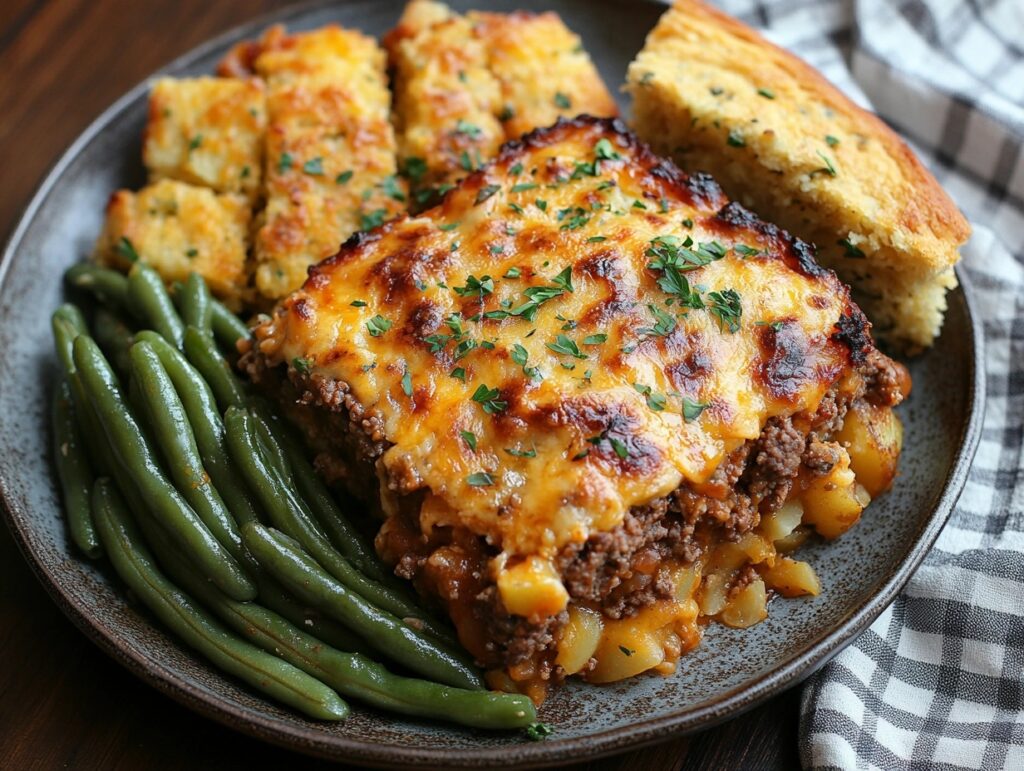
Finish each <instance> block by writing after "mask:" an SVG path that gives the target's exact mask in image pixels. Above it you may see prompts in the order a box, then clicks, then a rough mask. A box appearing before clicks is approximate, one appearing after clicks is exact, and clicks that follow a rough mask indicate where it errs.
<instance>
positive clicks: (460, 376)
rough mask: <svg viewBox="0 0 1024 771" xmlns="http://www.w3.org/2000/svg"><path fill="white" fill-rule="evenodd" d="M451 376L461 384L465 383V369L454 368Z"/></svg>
mask: <svg viewBox="0 0 1024 771" xmlns="http://www.w3.org/2000/svg"><path fill="white" fill-rule="evenodd" d="M451 376H452V377H453V378H455V379H456V380H461V381H462V382H463V383H465V382H466V368H465V367H456V368H455V369H453V370H452V371H451Z"/></svg>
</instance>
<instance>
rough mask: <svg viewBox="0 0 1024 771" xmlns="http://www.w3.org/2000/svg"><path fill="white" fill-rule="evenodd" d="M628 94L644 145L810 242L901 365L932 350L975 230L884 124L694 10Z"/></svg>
mask: <svg viewBox="0 0 1024 771" xmlns="http://www.w3.org/2000/svg"><path fill="white" fill-rule="evenodd" d="M627 88H628V90H629V91H630V93H631V94H632V96H633V100H634V107H633V112H634V115H635V128H636V131H637V133H638V134H639V135H640V136H641V138H643V139H644V140H645V141H646V142H648V143H649V144H651V145H652V146H653V147H654V148H655V149H656V150H658V151H660V152H662V153H664V154H668V155H671V156H672V157H673V158H674V159H675V160H676V161H677V162H678V163H679V164H680V165H681V166H682V168H684V169H686V170H687V171H697V170H702V171H708V172H710V173H711V174H712V175H713V176H714V177H715V178H716V179H717V180H718V181H719V182H720V183H721V184H722V186H723V187H724V188H725V191H726V193H727V194H728V195H729V196H730V197H731V198H733V199H735V200H739V201H740V202H742V203H744V204H745V205H747V206H749V207H751V208H753V209H755V210H756V211H757V212H759V213H760V214H761V215H762V216H764V217H765V218H766V219H769V220H771V221H774V222H776V223H778V224H779V225H781V226H782V227H784V228H786V229H787V230H789V231H791V232H792V233H794V234H795V235H798V236H800V237H801V238H803V239H804V240H807V241H810V242H812V243H814V244H815V245H816V246H817V248H818V258H819V260H820V261H821V262H822V263H823V264H825V265H827V266H829V267H831V268H833V269H834V270H835V271H836V272H837V273H838V274H839V276H840V277H841V278H842V279H843V280H844V281H846V282H848V283H850V284H851V285H852V286H853V288H854V292H855V296H856V297H857V299H858V302H859V303H860V305H861V306H862V307H863V308H864V309H865V311H866V312H867V314H868V316H869V318H870V319H871V321H872V322H873V323H874V329H875V333H876V335H877V337H879V338H881V339H883V340H884V341H886V342H887V343H888V344H889V345H891V346H893V347H896V348H899V349H902V350H904V351H907V352H914V351H917V350H920V349H922V348H925V347H928V346H929V345H931V343H932V342H933V340H934V338H935V337H936V335H938V333H939V330H940V328H941V325H942V317H943V314H944V312H945V309H946V292H947V291H948V290H950V289H952V288H953V287H955V286H956V277H955V275H954V273H953V265H954V264H955V263H956V262H957V260H958V259H959V253H958V249H959V247H960V246H961V245H962V244H963V243H964V242H965V241H966V240H967V238H968V236H969V235H970V226H969V225H968V223H967V221H966V220H965V219H964V217H963V215H962V214H961V213H960V212H959V210H958V209H957V208H956V206H955V204H954V203H953V202H952V201H951V200H950V198H949V196H947V195H946V193H945V192H944V191H943V190H942V188H941V187H940V186H939V184H938V183H937V182H936V181H935V179H934V177H932V175H931V174H930V173H929V172H928V171H927V169H925V168H924V166H923V165H922V164H921V162H920V161H919V160H918V159H917V158H916V157H915V156H914V154H913V152H912V151H911V150H910V149H909V148H908V147H907V146H906V144H904V143H903V141H902V140H900V138H899V137H898V136H897V135H896V134H895V133H894V132H893V131H892V130H891V129H889V128H888V126H886V125H885V124H884V123H883V122H882V121H881V120H879V119H878V118H877V117H876V116H874V115H872V114H870V113H868V112H866V111H865V110H863V109H861V108H860V107H858V106H856V105H855V104H853V102H851V101H850V100H849V99H848V98H847V97H845V96H844V95H843V94H842V93H841V92H840V91H839V90H838V89H836V88H835V87H834V86H833V85H832V84H831V83H829V82H828V81H827V80H825V78H823V77H822V76H821V75H820V74H819V73H818V72H816V71H815V70H814V69H812V68H811V67H810V66H808V65H807V64H805V63H804V62H803V61H801V60H800V59H798V58H797V57H795V56H793V55H792V54H790V53H788V52H786V51H784V50H782V49H780V48H778V47H776V46H774V45H772V44H771V43H769V42H767V41H766V40H764V39H763V38H762V37H761V36H760V35H758V34H757V33H756V32H754V31H753V30H751V29H750V28H748V27H746V26H744V25H743V24H741V23H740V22H738V21H736V20H735V19H733V18H731V17H729V16H727V15H725V14H723V13H721V12H719V11H716V10H715V9H713V8H710V7H709V6H707V5H704V4H703V3H701V2H696V1H695V0H677V2H676V3H675V5H674V6H673V7H672V9H671V10H669V11H668V12H666V13H665V15H664V16H663V17H662V18H661V20H660V21H659V23H658V25H657V27H655V29H654V30H653V31H652V32H651V33H650V35H648V37H647V42H646V44H645V46H644V49H643V50H642V51H641V52H640V54H639V55H638V56H637V58H636V60H635V61H634V62H633V63H632V64H631V65H630V68H629V76H628V86H627Z"/></svg>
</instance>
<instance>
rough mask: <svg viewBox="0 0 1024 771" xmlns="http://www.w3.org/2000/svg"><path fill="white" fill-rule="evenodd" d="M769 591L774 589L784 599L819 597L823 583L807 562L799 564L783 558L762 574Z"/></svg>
mask: <svg viewBox="0 0 1024 771" xmlns="http://www.w3.org/2000/svg"><path fill="white" fill-rule="evenodd" d="M761 575H762V577H763V578H764V582H765V584H767V585H768V588H769V589H774V590H775V591H777V592H778V593H779V594H781V595H782V596H783V597H800V596H802V595H805V594H812V595H817V594H819V593H820V592H821V582H819V581H818V576H817V574H816V573H815V572H814V568H812V567H811V566H810V565H808V564H807V563H806V562H798V561H797V560H794V559H790V558H789V557H781V558H779V559H778V560H777V561H776V562H775V565H774V566H772V567H770V568H767V569H765V570H764V571H762V573H761Z"/></svg>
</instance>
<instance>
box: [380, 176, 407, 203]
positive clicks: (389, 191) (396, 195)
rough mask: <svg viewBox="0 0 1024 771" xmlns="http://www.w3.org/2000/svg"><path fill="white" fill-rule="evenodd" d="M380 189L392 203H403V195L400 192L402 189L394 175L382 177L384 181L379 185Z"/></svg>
mask: <svg viewBox="0 0 1024 771" xmlns="http://www.w3.org/2000/svg"><path fill="white" fill-rule="evenodd" d="M380 186H381V189H382V190H383V191H384V194H385V195H386V196H388V197H389V198H391V199H392V200H394V201H399V202H403V203H404V202H405V193H403V192H402V188H400V187H399V186H398V177H396V176H395V175H394V174H389V175H388V176H386V177H384V181H383V182H381V183H380Z"/></svg>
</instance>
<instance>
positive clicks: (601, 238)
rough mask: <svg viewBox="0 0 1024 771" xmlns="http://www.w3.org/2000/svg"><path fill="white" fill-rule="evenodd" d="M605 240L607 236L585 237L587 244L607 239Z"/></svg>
mask: <svg viewBox="0 0 1024 771" xmlns="http://www.w3.org/2000/svg"><path fill="white" fill-rule="evenodd" d="M607 240H608V237H607V236H591V237H590V238H588V239H587V243H588V244H599V243H601V242H602V241H607Z"/></svg>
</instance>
